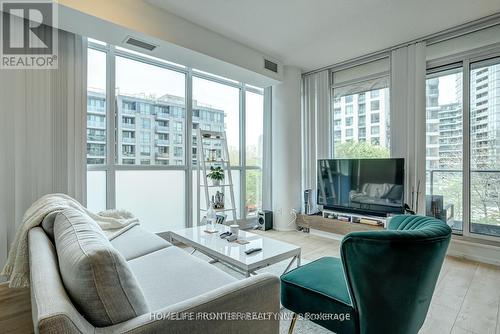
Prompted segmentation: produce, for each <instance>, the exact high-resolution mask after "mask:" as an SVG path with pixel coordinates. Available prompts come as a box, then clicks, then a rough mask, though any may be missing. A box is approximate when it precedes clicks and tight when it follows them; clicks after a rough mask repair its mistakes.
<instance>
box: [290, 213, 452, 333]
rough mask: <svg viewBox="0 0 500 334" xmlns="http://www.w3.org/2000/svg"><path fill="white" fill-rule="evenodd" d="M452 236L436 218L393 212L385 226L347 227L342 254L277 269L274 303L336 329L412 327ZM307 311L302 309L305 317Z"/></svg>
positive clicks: (418, 324) (417, 326) (394, 330)
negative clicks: (276, 299)
mask: <svg viewBox="0 0 500 334" xmlns="http://www.w3.org/2000/svg"><path fill="white" fill-rule="evenodd" d="M450 238H451V229H450V227H449V226H448V225H446V224H445V223H443V222H442V221H440V220H437V219H435V218H431V217H424V216H410V215H400V216H396V217H393V218H392V219H391V220H390V222H389V224H388V228H387V230H383V231H369V232H354V233H349V234H347V235H346V236H345V237H344V239H343V240H342V243H341V246H340V253H341V258H340V259H339V258H334V257H324V258H321V259H318V260H316V261H314V262H311V263H309V264H306V265H304V266H302V267H299V268H297V269H295V270H292V271H290V272H288V273H286V274H284V275H282V276H281V303H282V304H283V306H284V307H285V308H287V309H289V310H291V311H292V312H294V317H293V319H292V323H291V325H290V330H289V333H291V332H292V331H293V326H294V324H295V320H296V319H297V314H300V315H303V316H304V315H306V318H309V319H310V320H311V321H314V322H315V323H317V324H319V325H321V326H323V327H325V328H327V329H329V330H331V331H333V332H336V333H375V334H379V333H394V334H399V333H401V334H411V333H417V332H418V331H419V329H420V328H421V327H422V324H423V323H424V320H425V317H426V315H427V310H428V308H429V304H430V302H431V298H432V294H433V292H434V288H435V286H436V282H437V279H438V276H439V271H440V269H441V266H442V264H443V261H444V257H445V254H446V250H447V248H448V244H449V242H450ZM307 316H308V317H307Z"/></svg>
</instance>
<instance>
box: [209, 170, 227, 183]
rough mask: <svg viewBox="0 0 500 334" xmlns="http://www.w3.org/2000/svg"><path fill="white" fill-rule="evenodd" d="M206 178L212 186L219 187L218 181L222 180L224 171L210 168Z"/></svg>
mask: <svg viewBox="0 0 500 334" xmlns="http://www.w3.org/2000/svg"><path fill="white" fill-rule="evenodd" d="M207 177H208V178H209V179H211V180H212V184H213V185H214V186H219V185H220V181H222V180H224V170H223V169H222V168H221V167H214V166H211V167H210V173H208V174H207Z"/></svg>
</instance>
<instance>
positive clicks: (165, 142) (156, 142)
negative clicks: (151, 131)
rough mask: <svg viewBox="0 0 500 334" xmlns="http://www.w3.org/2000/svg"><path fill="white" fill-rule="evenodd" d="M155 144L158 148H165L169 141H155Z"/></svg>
mask: <svg viewBox="0 0 500 334" xmlns="http://www.w3.org/2000/svg"><path fill="white" fill-rule="evenodd" d="M155 144H156V145H158V146H167V145H169V144H170V141H169V140H167V139H156V140H155Z"/></svg>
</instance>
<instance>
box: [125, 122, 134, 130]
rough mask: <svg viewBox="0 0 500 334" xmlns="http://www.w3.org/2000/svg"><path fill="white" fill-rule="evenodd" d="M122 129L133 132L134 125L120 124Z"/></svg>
mask: <svg viewBox="0 0 500 334" xmlns="http://www.w3.org/2000/svg"><path fill="white" fill-rule="evenodd" d="M122 128H123V129H130V130H135V124H130V123H122Z"/></svg>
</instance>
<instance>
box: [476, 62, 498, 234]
mask: <svg viewBox="0 0 500 334" xmlns="http://www.w3.org/2000/svg"><path fill="white" fill-rule="evenodd" d="M470 230H471V232H473V233H478V234H483V235H490V236H500V58H494V59H489V60H486V61H482V62H475V63H471V65H470Z"/></svg>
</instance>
